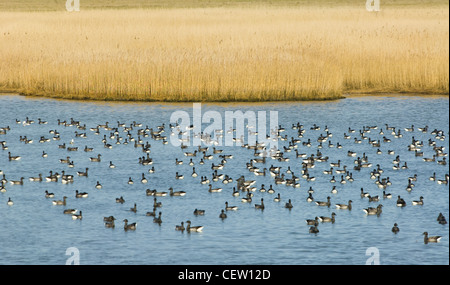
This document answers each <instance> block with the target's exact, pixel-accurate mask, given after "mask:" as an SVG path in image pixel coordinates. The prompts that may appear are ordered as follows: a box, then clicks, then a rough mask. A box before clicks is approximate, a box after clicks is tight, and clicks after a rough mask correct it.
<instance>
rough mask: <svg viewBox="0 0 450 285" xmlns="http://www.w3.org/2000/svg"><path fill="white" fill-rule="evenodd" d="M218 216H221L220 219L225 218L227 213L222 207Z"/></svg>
mask: <svg viewBox="0 0 450 285" xmlns="http://www.w3.org/2000/svg"><path fill="white" fill-rule="evenodd" d="M219 218H221V219H222V220H223V219H226V218H227V214H225V210H224V209H222V211H221V213H220V215H219Z"/></svg>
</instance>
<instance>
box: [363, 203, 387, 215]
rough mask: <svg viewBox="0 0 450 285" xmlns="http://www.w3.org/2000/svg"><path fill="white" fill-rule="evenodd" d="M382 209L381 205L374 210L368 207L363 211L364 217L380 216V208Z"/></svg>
mask: <svg viewBox="0 0 450 285" xmlns="http://www.w3.org/2000/svg"><path fill="white" fill-rule="evenodd" d="M382 207H383V205H381V204H380V205H378V206H377V207H376V208H372V207H369V208H367V209H363V211H364V213H366V215H377V216H380V214H381V212H382V210H381V208H382Z"/></svg>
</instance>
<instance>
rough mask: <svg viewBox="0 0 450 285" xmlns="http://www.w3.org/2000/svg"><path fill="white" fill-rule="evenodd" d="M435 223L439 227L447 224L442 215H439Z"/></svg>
mask: <svg viewBox="0 0 450 285" xmlns="http://www.w3.org/2000/svg"><path fill="white" fill-rule="evenodd" d="M437 221H438V222H439V224H441V225H445V224H447V220H446V219H445V217H444V215H442V213H439V216H438V217H437Z"/></svg>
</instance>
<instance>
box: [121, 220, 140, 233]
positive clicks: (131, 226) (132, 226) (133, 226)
mask: <svg viewBox="0 0 450 285" xmlns="http://www.w3.org/2000/svg"><path fill="white" fill-rule="evenodd" d="M123 221H124V223H125V224H124V226H123V229H124V230H125V231H134V230H136V227H137V223H132V224H128V220H127V219H125V220H123Z"/></svg>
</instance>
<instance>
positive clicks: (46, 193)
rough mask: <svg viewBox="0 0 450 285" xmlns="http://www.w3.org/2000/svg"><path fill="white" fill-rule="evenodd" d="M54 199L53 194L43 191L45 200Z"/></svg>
mask: <svg viewBox="0 0 450 285" xmlns="http://www.w3.org/2000/svg"><path fill="white" fill-rule="evenodd" d="M53 197H55V194H54V193H49V192H48V190H45V198H53Z"/></svg>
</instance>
